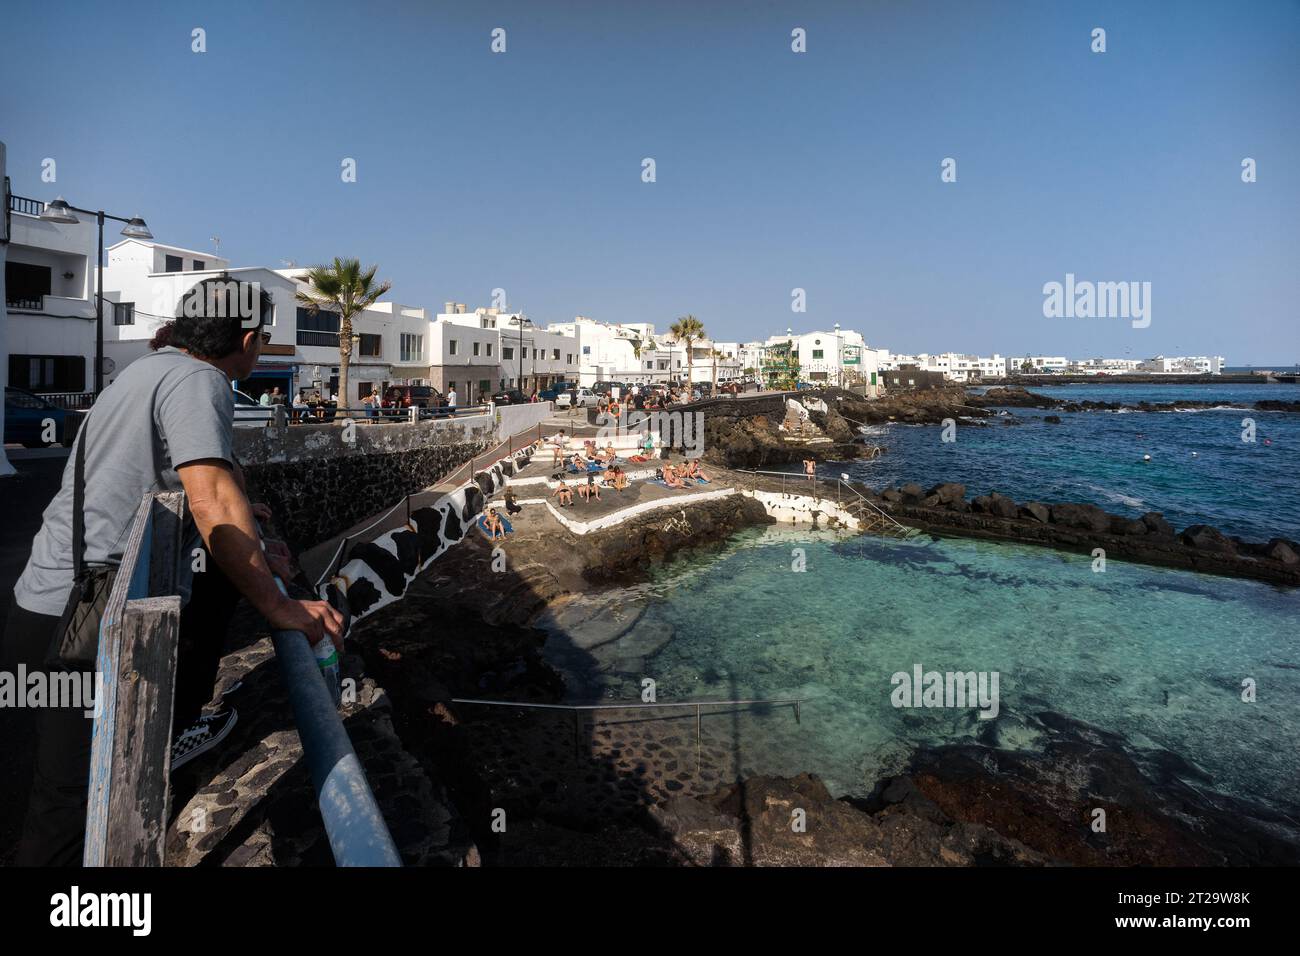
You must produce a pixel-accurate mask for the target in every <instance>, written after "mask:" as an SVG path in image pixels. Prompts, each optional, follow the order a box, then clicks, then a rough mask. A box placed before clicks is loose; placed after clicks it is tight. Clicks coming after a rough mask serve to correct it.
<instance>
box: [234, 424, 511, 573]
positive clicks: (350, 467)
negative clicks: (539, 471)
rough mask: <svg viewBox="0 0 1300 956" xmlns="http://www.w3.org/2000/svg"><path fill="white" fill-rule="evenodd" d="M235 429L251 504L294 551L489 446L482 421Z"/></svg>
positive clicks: (491, 438)
mask: <svg viewBox="0 0 1300 956" xmlns="http://www.w3.org/2000/svg"><path fill="white" fill-rule="evenodd" d="M347 433H348V430H347V429H346V428H345V427H343V426H340V425H293V426H289V427H288V428H285V429H275V428H237V429H235V456H236V457H237V458H238V459H239V461H240V463H241V464H242V465H243V467H244V472H245V474H246V475H247V478H248V482H249V485H250V488H251V490H252V491H253V498H254V500H260V501H265V502H266V503H267V504H268V505H270V506H271V509H272V510H273V511H274V512H275V516H276V529H277V531H279V532H280V533H281V534H282V535H283V536H284V537H285V539H286V540H287V541H288V543H289V545H290V547H292V548H294V549H295V550H300V549H305V548H309V547H311V546H312V545H315V544H317V543H319V542H321V541H324V540H327V539H328V538H330V537H332V536H334V535H336V534H338V533H339V532H341V531H343V530H345V529H347V528H350V527H351V526H353V525H355V524H357V523H358V522H360V521H362V520H364V519H365V518H368V517H370V516H372V515H375V514H378V513H379V512H381V511H384V510H385V509H387V508H390V507H392V506H393V505H394V504H396V503H397V502H399V501H401V500H402V498H403V497H404V496H406V495H408V494H412V493H414V492H416V491H419V490H420V489H422V488H426V487H428V486H429V485H432V484H435V483H436V482H437V481H438V480H439V479H441V478H443V477H445V476H446V475H448V474H450V473H451V472H452V471H454V470H455V469H456V468H458V467H459V466H460V465H462V464H464V463H465V462H466V461H468V460H469V459H470V458H471V457H472V456H474V455H479V454H482V453H483V452H484V451H485V450H486V449H487V448H489V447H491V446H492V445H494V444H495V443H496V440H497V439H496V435H495V422H494V421H493V419H491V418H489V417H488V416H487V415H477V416H472V417H466V418H459V419H448V420H438V421H429V422H421V423H419V424H415V425H412V424H409V423H403V424H391V425H369V424H358V425H357V426H356V427H355V428H354V429H352V430H351V439H352V440H351V441H349V440H346V439H347V437H348V434H347Z"/></svg>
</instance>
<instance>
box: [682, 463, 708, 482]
mask: <svg viewBox="0 0 1300 956" xmlns="http://www.w3.org/2000/svg"><path fill="white" fill-rule="evenodd" d="M685 477H686V478H692V479H695V480H697V481H711V480H712V479H711V478H709V476H708V475H706V474H705V473H704V472H702V471H701V470H700V460H699V459H698V458H692V459H691V460H690V461H688V462H687V463H686V475H685Z"/></svg>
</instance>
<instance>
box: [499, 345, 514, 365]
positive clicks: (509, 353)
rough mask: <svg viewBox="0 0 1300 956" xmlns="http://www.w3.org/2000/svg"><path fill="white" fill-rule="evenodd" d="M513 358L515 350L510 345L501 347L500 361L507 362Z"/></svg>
mask: <svg viewBox="0 0 1300 956" xmlns="http://www.w3.org/2000/svg"><path fill="white" fill-rule="evenodd" d="M514 357H515V350H514V347H513V346H510V345H503V346H501V361H503V362H509V361H510V360H511V359H513V358H514Z"/></svg>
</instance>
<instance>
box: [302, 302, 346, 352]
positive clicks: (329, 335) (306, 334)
mask: <svg viewBox="0 0 1300 956" xmlns="http://www.w3.org/2000/svg"><path fill="white" fill-rule="evenodd" d="M297 318H298V344H299V345H318V346H323V347H324V348H338V345H339V314H338V313H337V312H330V311H328V310H327V309H321V310H319V311H318V312H316V313H315V314H314V315H313V314H312V311H311V309H305V308H303V307H301V306H299V307H298V312H297Z"/></svg>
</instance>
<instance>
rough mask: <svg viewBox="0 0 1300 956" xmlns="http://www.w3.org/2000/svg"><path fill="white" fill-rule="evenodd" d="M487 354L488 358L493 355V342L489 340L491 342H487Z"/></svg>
mask: <svg viewBox="0 0 1300 956" xmlns="http://www.w3.org/2000/svg"><path fill="white" fill-rule="evenodd" d="M487 354H488V358H491V357H492V343H491V342H489V343H488V344H487Z"/></svg>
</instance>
